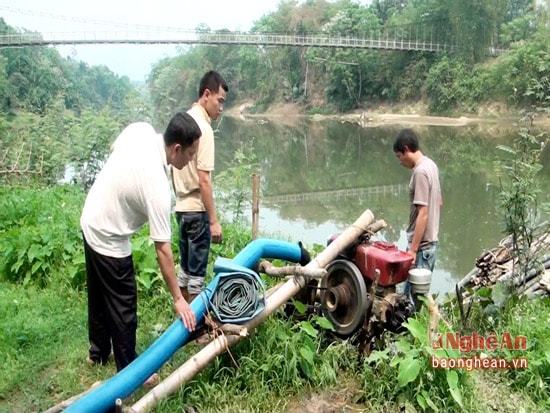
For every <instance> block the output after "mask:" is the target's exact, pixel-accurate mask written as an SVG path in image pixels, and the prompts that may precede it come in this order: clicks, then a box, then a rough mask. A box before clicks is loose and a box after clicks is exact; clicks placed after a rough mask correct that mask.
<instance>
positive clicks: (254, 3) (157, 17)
mask: <svg viewBox="0 0 550 413" xmlns="http://www.w3.org/2000/svg"><path fill="white" fill-rule="evenodd" d="M279 2H280V0H193V1H188V0H92V1H84V2H82V1H78V0H46V1H45V0H17V1H14V0H0V17H3V18H4V20H5V22H6V23H7V24H8V25H10V26H12V27H16V28H25V29H28V30H32V31H38V32H40V33H48V32H56V33H58V32H71V31H88V30H89V31H94V30H95V31H97V30H100V29H103V30H105V29H106V28H109V25H107V24H105V23H106V22H112V23H117V24H127V25H129V26H134V25H147V26H160V27H177V28H182V29H195V28H196V27H197V26H198V25H199V24H201V23H205V24H207V25H208V26H209V27H210V28H211V29H213V30H217V29H224V28H225V29H229V30H249V29H250V28H251V27H252V25H253V23H254V21H256V20H258V19H259V18H260V17H262V16H263V15H265V14H268V13H270V12H273V11H275V10H277V8H278V4H279ZM84 20H87V21H89V22H96V23H101V24H89V23H88V24H87V23H84ZM118 28H119V29H120V26H119V27H118ZM58 50H59V52H60V53H61V55H63V56H67V55H71V56H73V57H74V58H76V59H78V60H83V61H85V62H87V63H88V64H90V65H100V64H103V65H106V66H108V67H109V69H111V70H112V71H113V72H115V73H118V74H119V75H126V76H128V77H129V78H130V79H132V80H144V79H145V77H146V75H147V74H148V73H149V72H150V69H151V65H152V64H153V63H155V62H156V61H158V60H159V59H161V58H162V57H165V56H173V55H175V54H176V47H175V46H169V45H136V46H130V45H86V46H82V45H80V46H63V47H59V48H58Z"/></svg>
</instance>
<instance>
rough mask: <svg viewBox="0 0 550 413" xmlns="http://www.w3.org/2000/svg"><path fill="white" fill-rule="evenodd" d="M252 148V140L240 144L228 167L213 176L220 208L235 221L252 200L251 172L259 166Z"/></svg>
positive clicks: (239, 218)
mask: <svg viewBox="0 0 550 413" xmlns="http://www.w3.org/2000/svg"><path fill="white" fill-rule="evenodd" d="M253 148H254V146H253V142H251V143H249V144H247V146H245V145H244V144H241V147H240V148H239V149H237V151H235V155H234V157H233V161H232V162H231V164H230V165H229V167H228V168H227V169H225V170H224V171H223V172H221V173H220V174H219V175H217V176H216V178H215V183H216V190H217V191H218V192H219V195H218V196H217V199H219V205H220V210H221V211H224V212H226V213H229V215H230V216H231V218H232V220H233V221H235V222H241V221H242V219H243V215H244V210H245V208H246V207H247V206H249V205H250V204H251V201H252V174H253V173H255V172H256V171H257V170H258V167H259V164H258V158H257V156H256V154H255V153H254V151H253Z"/></svg>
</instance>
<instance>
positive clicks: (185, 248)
mask: <svg viewBox="0 0 550 413" xmlns="http://www.w3.org/2000/svg"><path fill="white" fill-rule="evenodd" d="M176 220H177V223H178V227H179V230H178V235H179V248H180V271H179V273H178V284H179V286H180V287H186V288H187V291H188V292H189V294H199V293H200V292H201V291H202V288H203V286H204V278H205V276H206V267H207V265H208V254H209V252H210V221H209V220H208V215H207V214H206V212H176Z"/></svg>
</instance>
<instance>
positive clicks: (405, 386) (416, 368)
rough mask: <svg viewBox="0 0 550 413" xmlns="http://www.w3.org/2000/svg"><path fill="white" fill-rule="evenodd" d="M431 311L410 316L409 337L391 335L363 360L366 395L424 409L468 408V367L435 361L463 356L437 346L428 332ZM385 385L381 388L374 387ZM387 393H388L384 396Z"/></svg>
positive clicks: (365, 396)
mask: <svg viewBox="0 0 550 413" xmlns="http://www.w3.org/2000/svg"><path fill="white" fill-rule="evenodd" d="M428 321H429V320H428V318H427V311H426V310H425V309H423V310H422V312H421V313H420V315H417V317H416V318H410V319H409V320H408V321H407V322H405V323H404V324H403V326H404V327H405V328H406V329H407V331H408V333H409V335H408V336H405V337H403V336H401V337H400V336H398V337H395V339H396V341H394V337H388V338H387V340H388V339H389V341H388V342H387V343H386V344H387V347H386V348H385V349H383V350H381V351H374V352H372V353H371V354H370V355H369V356H368V357H367V358H365V360H364V362H363V372H362V380H363V397H364V398H365V399H367V400H368V399H369V398H371V397H377V398H380V397H386V398H387V397H390V399H395V400H396V402H397V403H398V404H399V405H400V406H404V407H405V408H406V409H407V408H412V409H420V411H435V412H437V411H451V410H453V409H460V410H468V409H467V407H466V406H467V404H468V403H467V401H466V400H465V399H466V398H468V397H469V396H468V394H469V393H468V391H467V389H468V388H469V387H470V386H471V385H470V382H469V377H468V373H467V372H465V371H464V370H453V369H444V368H437V366H436V367H434V366H433V365H432V362H433V360H441V359H450V358H457V357H460V353H459V351H458V350H453V349H448V348H436V346H434V345H433V343H432V342H431V337H430V336H429V335H428ZM375 378H376V381H377V383H384V384H385V385H384V386H383V387H382V388H381V389H379V388H377V386H372V382H373V380H374V379H375ZM382 395H384V396H382Z"/></svg>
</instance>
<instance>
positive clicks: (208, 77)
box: [199, 70, 229, 98]
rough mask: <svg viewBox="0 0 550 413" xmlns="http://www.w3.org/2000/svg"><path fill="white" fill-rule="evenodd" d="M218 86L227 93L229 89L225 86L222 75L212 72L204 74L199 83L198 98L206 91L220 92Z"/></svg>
mask: <svg viewBox="0 0 550 413" xmlns="http://www.w3.org/2000/svg"><path fill="white" fill-rule="evenodd" d="M220 86H221V87H222V88H223V90H225V91H226V92H229V87H228V86H227V83H226V82H225V80H224V78H223V77H222V75H220V74H219V73H218V72H215V71H213V70H210V71H209V72H206V73H205V75H204V76H203V77H202V79H201V82H200V83H199V98H200V97H201V96H202V94H203V93H204V91H205V90H206V89H208V90H210V91H211V92H212V93H218V90H220Z"/></svg>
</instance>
